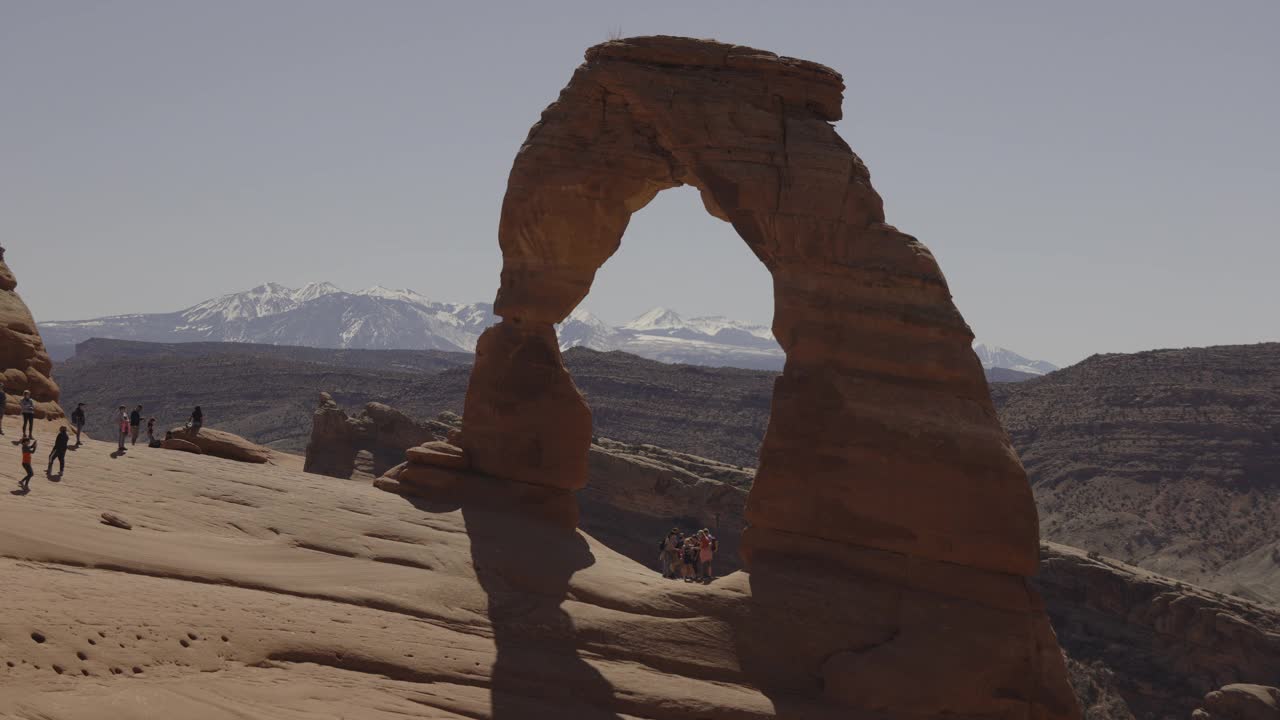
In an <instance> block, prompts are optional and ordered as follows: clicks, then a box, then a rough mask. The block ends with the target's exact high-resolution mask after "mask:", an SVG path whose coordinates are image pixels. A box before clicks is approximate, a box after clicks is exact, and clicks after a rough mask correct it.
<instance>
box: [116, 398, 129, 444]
mask: <svg viewBox="0 0 1280 720" xmlns="http://www.w3.org/2000/svg"><path fill="white" fill-rule="evenodd" d="M116 431H117V432H118V433H119V437H120V447H119V448H118V449H119V451H120V452H124V441H125V440H127V439H128V438H129V413H128V412H126V411H125V407H124V406H123V405H121V406H120V408H119V409H118V410H116Z"/></svg>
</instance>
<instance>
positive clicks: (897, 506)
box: [400, 37, 1078, 717]
mask: <svg viewBox="0 0 1280 720" xmlns="http://www.w3.org/2000/svg"><path fill="white" fill-rule="evenodd" d="M842 90H843V81H842V79H841V77H840V75H839V74H837V73H836V72H834V71H832V70H831V69H829V68H826V67H823V66H821V65H817V64H815V63H811V62H807V61H803V60H796V59H793V58H785V57H778V56H777V55H774V54H772V53H768V52H764V51H760V50H754V49H751V48H745V47H740V46H733V45H725V44H721V43H716V42H711V41H699V40H690V39H684V38H671V37H651V38H633V39H630V40H623V41H615V42H609V43H605V44H603V45H598V46H596V47H593V48H591V49H589V50H588V51H587V54H586V63H585V64H583V65H582V66H581V67H579V68H578V70H577V71H576V72H575V73H574V76H573V78H572V79H571V80H570V82H569V84H568V86H567V87H565V89H564V90H563V91H562V92H561V94H560V98H559V100H558V101H556V102H555V103H553V104H552V105H550V106H549V107H548V108H547V109H546V110H545V111H544V112H543V115H542V119H541V121H540V122H538V123H537V124H536V125H535V126H534V127H533V129H532V130H531V131H530V133H529V136H528V138H527V139H526V140H525V143H524V145H523V146H522V147H521V149H520V151H519V153H518V154H517V156H516V160H515V164H514V166H513V168H512V170H511V175H510V178H509V181H508V188H507V194H506V197H505V199H504V201H503V207H502V218H501V221H500V224H499V243H500V245H501V248H502V253H503V269H502V275H501V287H500V289H499V291H498V295H497V299H496V301H495V312H496V313H497V314H498V315H499V316H501V317H502V322H501V323H499V324H498V325H496V326H494V327H492V328H490V329H489V330H487V331H486V332H485V333H484V335H483V336H482V337H481V339H480V342H479V344H478V346H477V349H476V361H475V365H474V367H473V369H472V374H471V381H470V385H469V388H468V391H467V397H466V401H465V406H464V412H463V432H462V435H461V438H460V439H459V440H458V444H459V450H460V452H462V453H464V454H465V455H466V457H467V458H468V461H469V464H470V475H469V477H470V478H478V477H487V478H497V479H501V480H503V481H507V482H508V484H509V486H510V488H512V489H511V490H510V491H509V495H511V496H516V497H520V498H524V497H525V496H528V499H530V501H531V502H532V503H533V504H534V505H535V506H537V509H538V512H544V511H545V508H546V507H547V506H550V505H555V506H556V507H557V508H558V507H559V504H560V502H561V500H565V499H567V500H571V499H572V498H571V495H570V491H572V490H577V489H580V488H582V487H583V486H584V485H585V483H586V481H587V476H588V462H587V457H588V448H589V445H590V442H591V414H590V411H589V410H588V409H587V406H586V403H585V402H584V401H583V398H582V396H581V395H580V394H579V392H578V390H577V388H576V387H575V386H574V384H573V381H572V379H571V378H570V376H569V373H568V372H567V371H566V369H565V367H564V364H563V362H562V359H561V355H560V351H559V348H558V347H557V343H556V340H555V333H554V329H553V326H554V325H555V324H556V323H558V322H560V321H562V320H564V318H565V317H566V316H568V315H569V313H570V312H571V311H572V310H573V309H574V307H575V306H576V305H577V304H578V303H579V302H580V301H581V300H582V299H583V298H584V297H585V296H586V294H587V292H588V291H589V290H590V287H591V283H592V280H593V279H594V277H595V272H596V270H597V269H598V268H599V267H600V266H601V265H602V264H603V263H604V262H605V261H606V260H607V259H608V258H609V257H610V256H611V255H612V254H613V253H614V252H615V251H616V250H617V249H618V247H619V243H620V241H621V237H622V234H623V232H624V231H625V229H626V226H627V223H628V221H629V219H630V216H631V214H632V213H634V212H636V211H637V210H639V209H641V208H642V207H644V206H645V204H647V203H648V202H649V201H650V200H652V199H653V197H654V196H655V195H656V194H657V193H658V192H660V191H661V190H664V189H667V188H672V187H676V186H678V185H682V184H687V185H692V186H693V187H696V188H697V189H698V190H699V192H700V193H701V195H702V199H703V203H704V205H705V206H706V208H707V210H708V212H710V213H711V214H712V215H714V216H715V217H718V218H721V219H723V220H726V221H728V222H730V223H731V224H732V225H733V226H734V228H735V230H736V231H737V232H738V234H739V235H740V236H741V237H742V238H743V239H744V240H745V241H746V243H747V245H748V247H749V248H750V249H751V250H752V252H754V253H755V255H756V256H757V257H758V258H759V259H760V260H761V262H763V263H764V264H765V266H766V267H767V268H768V269H769V270H770V272H771V273H772V274H773V292H774V298H775V316H774V323H773V331H774V334H775V335H776V336H777V338H778V341H779V342H780V344H781V345H782V347H783V349H784V350H785V351H786V353H787V363H786V368H785V370H784V372H783V375H782V377H781V378H780V379H779V380H778V382H777V383H776V385H775V391H774V397H773V412H772V417H771V421H770V426H769V430H768V432H767V434H766V436H765V439H764V444H763V447H762V448H761V458H760V470H759V474H758V475H757V478H756V482H755V485H754V487H753V488H752V491H751V494H750V498H749V500H748V504H747V520H748V522H749V524H750V527H749V529H748V531H747V535H746V537H745V538H744V541H743V542H744V547H743V549H744V557H745V559H746V560H747V564H748V567H749V568H750V569H751V580H750V582H751V587H752V598H753V607H754V608H755V610H754V612H755V617H754V622H753V623H752V627H753V632H752V634H751V635H750V636H749V637H742V638H739V639H738V642H737V649H738V653H739V660H740V662H741V663H742V665H743V667H744V668H750V670H749V671H748V672H750V673H752V674H753V675H755V676H756V677H757V680H756V681H757V682H759V683H760V686H761V687H764V688H766V689H767V691H768V692H777V693H788V694H791V695H794V696H797V697H805V698H819V697H820V698H822V700H823V702H826V703H834V704H837V705H841V706H844V707H846V708H849V709H854V710H860V711H866V712H885V713H888V712H893V713H899V714H906V715H916V716H919V715H943V714H956V715H965V716H982V717H994V716H1004V715H1008V714H1011V713H1018V714H1025V715H1030V716H1034V717H1072V716H1074V715H1076V714H1078V708H1077V706H1076V704H1075V701H1074V698H1073V697H1072V696H1071V693H1070V688H1069V687H1068V686H1067V680H1066V670H1065V667H1064V664H1063V658H1062V653H1061V651H1060V650H1059V649H1058V646H1057V643H1056V641H1055V639H1054V636H1053V632H1052V630H1051V629H1050V628H1049V624H1048V619H1047V617H1046V616H1045V614H1044V610H1043V607H1042V605H1041V604H1040V600H1039V598H1038V596H1037V595H1036V594H1035V593H1034V591H1031V590H1030V589H1029V588H1028V585H1027V577H1028V576H1029V575H1031V574H1032V573H1034V572H1035V570H1036V566H1037V562H1038V559H1037V554H1038V529H1037V522H1036V511H1035V507H1034V506H1033V504H1032V499H1031V492H1030V489H1029V488H1028V486H1027V481H1026V475H1025V472H1024V471H1023V469H1022V465H1021V464H1020V463H1019V461H1018V458H1017V456H1016V454H1015V453H1014V452H1013V449H1012V447H1011V446H1010V444H1009V441H1008V438H1007V436H1006V435H1005V433H1004V431H1003V430H1002V429H1001V427H1000V424H999V422H998V421H997V419H996V415H995V411H994V409H993V407H992V404H991V400H990V398H989V396H988V394H987V385H986V380H985V378H984V376H983V372H982V367H981V365H980V364H979V362H978V359H977V357H976V356H975V355H974V353H973V351H972V350H971V347H970V346H971V343H972V340H973V334H972V332H971V331H970V330H969V327H968V326H967V325H966V324H965V322H964V320H963V319H962V318H961V316H960V313H959V312H958V311H957V310H956V308H955V306H954V304H953V303H952V301H951V296H950V292H949V291H948V288H947V284H946V281H945V280H944V279H943V276H942V273H941V271H940V270H939V269H938V266H937V263H936V262H935V261H934V259H933V256H932V255H931V254H930V253H929V251H928V249H927V248H925V247H924V246H923V245H922V244H920V243H919V242H918V241H916V240H915V239H914V238H912V237H910V236H908V235H905V234H902V233H900V232H898V231H897V230H896V229H895V228H893V227H892V226H890V225H887V224H885V218H884V214H883V210H882V206H881V201H880V198H879V196H878V195H877V194H876V192H875V191H874V190H873V189H872V187H871V184H870V180H869V175H868V172H867V169H866V167H865V166H864V165H863V164H862V162H861V161H860V160H859V159H858V157H857V156H855V155H854V154H853V153H852V151H850V149H849V147H848V146H847V145H846V144H845V143H844V141H843V140H841V139H840V137H839V136H838V135H837V134H836V132H835V130H834V128H833V127H832V125H831V123H832V122H833V121H835V120H838V119H839V118H840V114H841V110H840V104H841V94H842ZM415 467H416V468H420V469H419V470H417V471H416V472H417V473H420V474H421V478H420V479H419V480H417V481H415V484H416V485H417V486H418V487H419V488H420V489H421V490H422V491H424V492H427V493H428V494H429V495H430V494H432V493H435V492H436V491H437V489H438V488H440V487H447V488H449V489H450V492H456V490H455V489H456V488H457V487H459V486H460V485H466V484H467V483H466V482H465V481H466V480H467V478H464V477H461V476H459V475H457V471H452V470H445V469H442V468H430V467H429V466H426V465H416V464H410V465H408V466H406V467H405V468H402V469H401V470H400V473H401V479H402V480H403V473H405V472H409V471H410V470H413V469H414V468H415ZM401 484H403V483H401ZM534 488H538V489H541V492H540V493H539V492H535V491H534ZM450 497H451V498H455V499H456V495H454V496H450ZM557 498H559V499H557ZM464 507H465V506H464ZM551 514H552V515H554V516H555V519H556V520H558V521H559V522H564V521H566V520H567V519H568V518H569V514H568V513H561V512H554V513H551ZM802 567H803V568H809V572H808V574H804V573H800V571H799V569H800V568H802ZM809 576H814V577H819V578H826V580H825V583H826V585H825V586H823V587H822V588H818V587H811V586H808V585H807V584H806V583H807V581H806V578H807V577H809ZM907 678H910V681H908V680H907Z"/></svg>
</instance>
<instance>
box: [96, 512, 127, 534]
mask: <svg viewBox="0 0 1280 720" xmlns="http://www.w3.org/2000/svg"><path fill="white" fill-rule="evenodd" d="M102 524H103V525H110V526H111V527H118V528H120V529H121V530H132V529H133V523H130V522H129V521H128V520H125V519H124V518H122V517H120V516H119V515H116V514H115V513H110V512H104V513H102Z"/></svg>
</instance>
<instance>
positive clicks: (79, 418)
mask: <svg viewBox="0 0 1280 720" xmlns="http://www.w3.org/2000/svg"><path fill="white" fill-rule="evenodd" d="M71 427H73V428H75V429H76V447H80V431H81V430H84V403H76V409H75V410H72V411H71Z"/></svg>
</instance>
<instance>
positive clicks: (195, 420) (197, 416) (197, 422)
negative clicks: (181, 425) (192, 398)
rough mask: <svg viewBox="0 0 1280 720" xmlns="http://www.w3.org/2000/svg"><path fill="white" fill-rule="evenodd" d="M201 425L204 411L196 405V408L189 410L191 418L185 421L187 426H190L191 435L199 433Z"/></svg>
mask: <svg viewBox="0 0 1280 720" xmlns="http://www.w3.org/2000/svg"><path fill="white" fill-rule="evenodd" d="M201 425H204V411H203V410H201V409H200V406H199V405H197V406H196V409H195V410H192V411H191V419H190V420H189V421H187V427H189V428H191V434H192V435H199V434H200V426H201Z"/></svg>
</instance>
